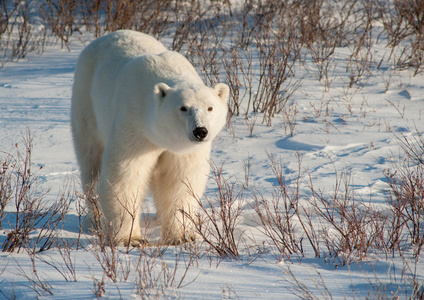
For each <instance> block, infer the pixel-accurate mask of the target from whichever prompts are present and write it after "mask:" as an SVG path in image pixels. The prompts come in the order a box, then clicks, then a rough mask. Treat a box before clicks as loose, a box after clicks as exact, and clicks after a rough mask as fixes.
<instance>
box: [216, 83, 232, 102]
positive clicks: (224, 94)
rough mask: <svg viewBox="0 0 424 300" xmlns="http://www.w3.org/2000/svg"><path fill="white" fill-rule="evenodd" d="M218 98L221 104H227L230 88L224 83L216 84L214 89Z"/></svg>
mask: <svg viewBox="0 0 424 300" xmlns="http://www.w3.org/2000/svg"><path fill="white" fill-rule="evenodd" d="M214 89H215V91H216V93H217V94H218V97H219V98H220V99H221V101H222V102H224V103H227V100H228V95H229V94H230V88H229V87H228V85H226V84H225V83H218V84H217V85H215V87H214Z"/></svg>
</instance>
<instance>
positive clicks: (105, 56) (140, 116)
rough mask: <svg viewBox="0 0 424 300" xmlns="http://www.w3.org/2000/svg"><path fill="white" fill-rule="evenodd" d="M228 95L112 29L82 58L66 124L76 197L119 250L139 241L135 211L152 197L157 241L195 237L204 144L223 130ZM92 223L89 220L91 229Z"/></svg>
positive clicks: (159, 48)
mask: <svg viewBox="0 0 424 300" xmlns="http://www.w3.org/2000/svg"><path fill="white" fill-rule="evenodd" d="M228 94H229V88H228V86H227V85H226V84H223V83H218V84H217V85H216V86H215V87H213V88H210V87H207V86H206V85H205V84H204V83H203V82H202V80H201V79H200V77H199V75H198V74H197V72H196V71H195V69H194V67H193V66H192V65H191V64H190V63H189V61H188V60H187V59H186V58H184V57H183V56H182V55H181V54H179V53H177V52H174V51H169V50H168V49H166V48H165V46H164V45H163V44H162V43H160V42H159V41H157V40H156V39H154V38H153V37H151V36H149V35H146V34H143V33H140V32H135V31H130V30H122V31H117V32H114V33H111V34H108V35H105V36H103V37H100V38H98V39H96V40H94V41H93V42H91V43H90V44H89V45H88V46H87V47H86V48H85V49H84V50H83V51H82V53H81V54H80V56H79V58H78V62H77V65H76V70H75V77H74V84H73V89H72V105H71V126H72V134H73V141H74V148H75V153H76V157H77V161H78V164H79V167H80V173H81V174H80V175H81V181H82V185H83V189H84V192H85V193H86V194H87V195H88V194H92V193H95V194H97V195H98V197H99V203H100V207H101V209H102V211H103V215H104V219H105V220H104V221H105V222H106V224H110V225H111V228H112V230H113V234H114V235H115V236H116V240H117V241H118V242H119V243H123V244H126V245H128V244H131V245H137V244H139V243H143V242H144V237H143V236H142V235H141V228H140V206H141V203H142V199H143V197H144V196H145V195H146V193H148V192H149V191H150V192H151V193H152V194H153V198H154V201H155V206H156V208H157V215H158V220H159V222H160V224H161V239H162V242H163V243H168V244H179V243H184V242H187V241H191V240H193V239H194V236H195V234H194V232H193V228H192V225H191V224H190V222H189V221H188V220H187V217H186V216H184V214H183V212H185V213H189V214H191V215H193V216H194V214H195V211H196V206H197V201H196V199H195V198H194V197H193V196H192V195H190V194H189V193H188V188H187V187H188V186H190V187H191V189H192V191H190V193H194V194H195V195H197V196H198V197H200V196H201V195H202V194H203V192H204V190H205V186H206V181H207V177H208V173H209V161H208V159H209V156H210V152H211V143H212V140H213V139H214V138H215V137H216V135H217V134H218V133H219V131H220V130H221V129H222V128H223V126H224V125H225V123H226V115H227V99H228ZM89 223H90V222H89Z"/></svg>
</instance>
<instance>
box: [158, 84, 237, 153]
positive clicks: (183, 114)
mask: <svg viewBox="0 0 424 300" xmlns="http://www.w3.org/2000/svg"><path fill="white" fill-rule="evenodd" d="M153 92H154V96H155V98H156V100H157V101H158V102H159V104H158V116H159V118H157V119H156V121H157V122H156V124H155V127H156V131H157V132H159V134H160V135H163V137H162V138H165V139H166V140H163V139H161V144H162V146H164V147H165V148H167V149H168V150H170V151H173V152H177V153H178V152H190V151H193V150H195V148H196V145H201V144H204V143H208V142H209V143H210V142H211V141H212V140H213V139H214V138H215V137H216V135H217V134H218V133H219V131H221V129H222V128H223V127H224V125H225V123H226V119H227V110H228V106H227V100H228V94H229V88H228V86H227V85H226V84H223V83H218V84H217V85H216V86H215V87H214V88H209V87H206V86H205V85H191V86H190V85H186V84H182V85H177V86H174V87H170V86H168V85H167V84H166V83H158V84H156V85H155V87H154V91H153Z"/></svg>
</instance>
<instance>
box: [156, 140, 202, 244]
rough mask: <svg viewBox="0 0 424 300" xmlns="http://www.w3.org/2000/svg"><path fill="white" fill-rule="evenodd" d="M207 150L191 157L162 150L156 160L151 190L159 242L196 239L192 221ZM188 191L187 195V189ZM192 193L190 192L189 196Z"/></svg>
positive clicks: (179, 242)
mask: <svg viewBox="0 0 424 300" xmlns="http://www.w3.org/2000/svg"><path fill="white" fill-rule="evenodd" d="M209 153H210V147H207V146H206V147H205V149H203V151H197V152H195V153H191V154H174V153H171V152H169V151H165V152H164V153H162V154H161V156H160V157H159V160H158V165H157V167H156V168H155V171H154V176H153V180H152V191H153V196H154V199H155V203H156V208H157V213H158V217H159V221H160V224H161V232H162V243H166V244H171V245H177V244H182V243H185V242H191V241H194V240H195V239H196V234H195V232H194V226H193V225H194V224H193V221H192V220H190V218H192V219H196V215H197V213H198V203H197V199H196V198H195V197H193V196H192V193H194V194H195V195H196V196H198V197H201V196H202V194H203V192H204V190H205V186H206V181H207V176H208V173H209V162H208V159H209ZM188 186H190V189H192V191H190V192H189V188H188ZM191 192H192V193H191Z"/></svg>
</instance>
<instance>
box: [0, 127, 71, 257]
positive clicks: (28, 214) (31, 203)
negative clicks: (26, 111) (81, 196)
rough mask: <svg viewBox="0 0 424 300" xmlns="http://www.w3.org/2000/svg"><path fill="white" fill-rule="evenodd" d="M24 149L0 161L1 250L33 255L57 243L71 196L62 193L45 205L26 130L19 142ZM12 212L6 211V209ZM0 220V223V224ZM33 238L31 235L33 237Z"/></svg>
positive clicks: (67, 193)
mask: <svg viewBox="0 0 424 300" xmlns="http://www.w3.org/2000/svg"><path fill="white" fill-rule="evenodd" d="M23 144H24V147H25V149H24V150H21V148H20V147H19V146H18V144H15V151H16V153H15V154H14V155H12V154H7V155H6V158H5V159H2V171H1V173H0V181H1V182H0V187H1V191H0V198H1V200H0V201H1V207H0V216H1V220H3V222H4V218H5V217H6V219H7V220H8V221H7V224H6V225H5V224H3V222H0V226H1V228H3V229H5V231H6V232H7V237H6V239H5V240H4V242H3V245H2V250H3V251H8V252H14V251H17V252H19V251H20V250H21V249H22V247H26V248H31V249H33V251H34V252H35V251H39V252H41V251H44V250H47V249H49V248H50V247H52V246H53V245H55V244H56V242H57V236H58V234H59V232H60V231H59V229H60V228H61V226H63V222H64V219H65V216H66V213H67V212H68V210H69V205H70V198H71V194H70V192H69V190H68V192H66V191H65V192H64V193H63V194H62V195H60V196H59V198H58V200H57V201H56V202H54V203H53V204H52V205H48V204H47V203H46V201H45V199H44V198H45V194H46V193H47V191H42V190H41V189H40V188H39V178H38V174H37V172H38V171H39V170H36V171H35V172H34V171H33V169H32V161H31V153H32V138H31V135H30V132H29V130H28V132H27V135H26V136H24V138H23ZM9 206H13V210H11V211H8V207H9ZM1 220H0V221H1ZM35 232H37V234H35V235H33V233H35Z"/></svg>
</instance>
